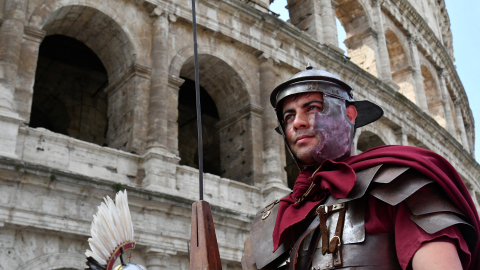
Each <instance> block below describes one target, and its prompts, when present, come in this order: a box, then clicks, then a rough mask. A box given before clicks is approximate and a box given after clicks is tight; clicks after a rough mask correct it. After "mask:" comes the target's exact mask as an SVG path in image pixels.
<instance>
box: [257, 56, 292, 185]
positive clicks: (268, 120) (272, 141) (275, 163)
mask: <svg viewBox="0 0 480 270" xmlns="http://www.w3.org/2000/svg"><path fill="white" fill-rule="evenodd" d="M259 62H260V69H259V73H260V98H261V102H262V107H263V113H262V122H263V174H264V175H265V182H264V184H265V185H271V184H273V183H280V184H286V183H284V182H283V181H282V178H283V177H282V174H284V173H285V170H284V169H283V167H282V161H281V160H280V158H281V156H282V155H281V149H280V147H283V139H282V137H281V136H280V135H279V134H278V133H277V132H276V131H275V127H277V125H278V121H277V117H276V115H275V110H274V109H273V108H272V105H271V104H270V93H272V91H273V88H274V87H275V85H276V81H275V77H276V75H275V70H274V67H273V60H272V59H268V58H266V57H264V56H263V55H262V56H261V57H260V58H259Z"/></svg>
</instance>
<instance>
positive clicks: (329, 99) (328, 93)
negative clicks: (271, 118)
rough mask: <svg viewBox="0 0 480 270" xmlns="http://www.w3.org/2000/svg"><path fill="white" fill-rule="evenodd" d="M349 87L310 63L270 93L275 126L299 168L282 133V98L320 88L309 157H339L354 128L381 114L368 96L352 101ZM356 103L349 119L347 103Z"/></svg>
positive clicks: (350, 142) (346, 151)
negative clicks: (317, 139)
mask: <svg viewBox="0 0 480 270" xmlns="http://www.w3.org/2000/svg"><path fill="white" fill-rule="evenodd" d="M352 90H353V89H352V87H350V86H349V85H348V84H346V83H345V82H344V81H342V80H341V79H340V78H338V77H337V76H335V75H333V74H331V73H329V72H327V71H324V70H318V69H313V67H312V66H311V65H310V63H309V64H308V65H307V68H306V70H305V71H301V72H299V73H297V74H295V75H293V76H292V77H291V78H290V79H288V80H287V81H285V82H283V83H281V84H280V85H278V86H277V87H276V88H275V89H274V90H273V92H272V94H271V95H270V103H271V104H272V106H273V107H274V108H275V111H276V114H277V120H278V127H277V128H276V129H275V130H276V131H277V132H278V133H280V134H281V135H282V136H283V138H284V140H285V144H286V146H287V149H288V151H289V152H290V154H291V155H292V157H293V159H294V160H295V162H296V164H297V166H298V167H299V169H300V170H302V169H303V168H302V164H300V162H299V161H298V160H297V158H296V157H295V156H294V155H293V153H292V151H291V149H290V147H289V145H288V141H287V139H286V137H285V129H284V128H285V127H284V122H283V113H282V102H281V101H282V100H283V99H284V98H286V97H288V96H291V95H295V94H300V93H307V92H319V93H322V94H323V111H322V112H317V113H315V119H314V125H313V129H314V131H315V132H316V133H317V134H318V135H319V136H320V142H319V144H318V145H317V146H316V147H315V149H313V150H312V152H311V154H312V157H313V158H314V159H315V161H316V162H318V163H319V164H322V162H323V161H324V160H326V159H330V160H333V161H339V160H342V159H344V158H346V157H349V156H351V154H352V153H351V152H352V146H353V136H354V135H355V129H356V128H359V127H362V126H364V125H367V124H369V123H372V122H374V121H376V120H378V119H380V117H382V116H383V110H382V108H380V106H378V105H376V104H374V103H373V102H370V101H368V100H361V101H354V100H353V93H352ZM349 105H353V106H355V108H356V109H357V118H356V119H355V124H353V123H352V122H350V120H349V119H348V118H347V115H346V107H347V106H349Z"/></svg>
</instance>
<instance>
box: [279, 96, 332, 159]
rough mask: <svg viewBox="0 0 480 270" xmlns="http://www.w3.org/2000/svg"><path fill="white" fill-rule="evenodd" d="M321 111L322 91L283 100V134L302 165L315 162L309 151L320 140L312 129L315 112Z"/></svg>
mask: <svg viewBox="0 0 480 270" xmlns="http://www.w3.org/2000/svg"><path fill="white" fill-rule="evenodd" d="M321 111H323V95H322V93H314V92H313V93H305V94H300V95H292V96H289V97H286V98H285V99H284V100H283V121H284V123H285V136H286V138H287V142H288V145H289V146H290V149H291V150H292V152H293V154H294V155H295V156H296V157H297V160H298V161H300V162H301V163H302V164H303V165H310V164H315V163H316V162H315V160H314V159H313V157H312V155H311V153H310V151H312V150H313V149H314V148H315V146H317V145H318V143H319V142H320V136H319V135H318V134H317V133H316V132H315V131H314V130H313V123H314V120H315V113H316V112H321Z"/></svg>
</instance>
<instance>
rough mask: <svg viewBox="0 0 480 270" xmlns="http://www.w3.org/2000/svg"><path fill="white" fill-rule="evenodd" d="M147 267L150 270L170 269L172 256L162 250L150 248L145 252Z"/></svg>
mask: <svg viewBox="0 0 480 270" xmlns="http://www.w3.org/2000/svg"><path fill="white" fill-rule="evenodd" d="M144 257H145V266H146V267H147V269H148V270H164V269H170V268H169V266H170V264H169V263H168V262H169V261H170V254H168V253H167V252H165V251H164V250H162V249H157V248H152V247H148V248H146V249H145V251H144Z"/></svg>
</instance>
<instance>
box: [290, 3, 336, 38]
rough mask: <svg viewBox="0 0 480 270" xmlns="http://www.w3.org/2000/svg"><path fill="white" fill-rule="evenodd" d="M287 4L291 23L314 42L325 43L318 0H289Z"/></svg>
mask: <svg viewBox="0 0 480 270" xmlns="http://www.w3.org/2000/svg"><path fill="white" fill-rule="evenodd" d="M322 1H327V0H322ZM328 1H330V0H328ZM287 3H288V5H287V9H288V13H289V14H290V22H291V23H292V24H293V25H295V26H296V27H297V28H298V29H300V30H302V31H305V32H306V33H308V34H309V35H310V36H311V37H312V38H313V39H314V40H316V41H318V42H320V43H325V41H324V36H323V35H324V34H323V31H324V30H323V27H324V25H323V20H322V17H321V14H322V10H321V7H320V3H319V2H318V1H317V0H287Z"/></svg>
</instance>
